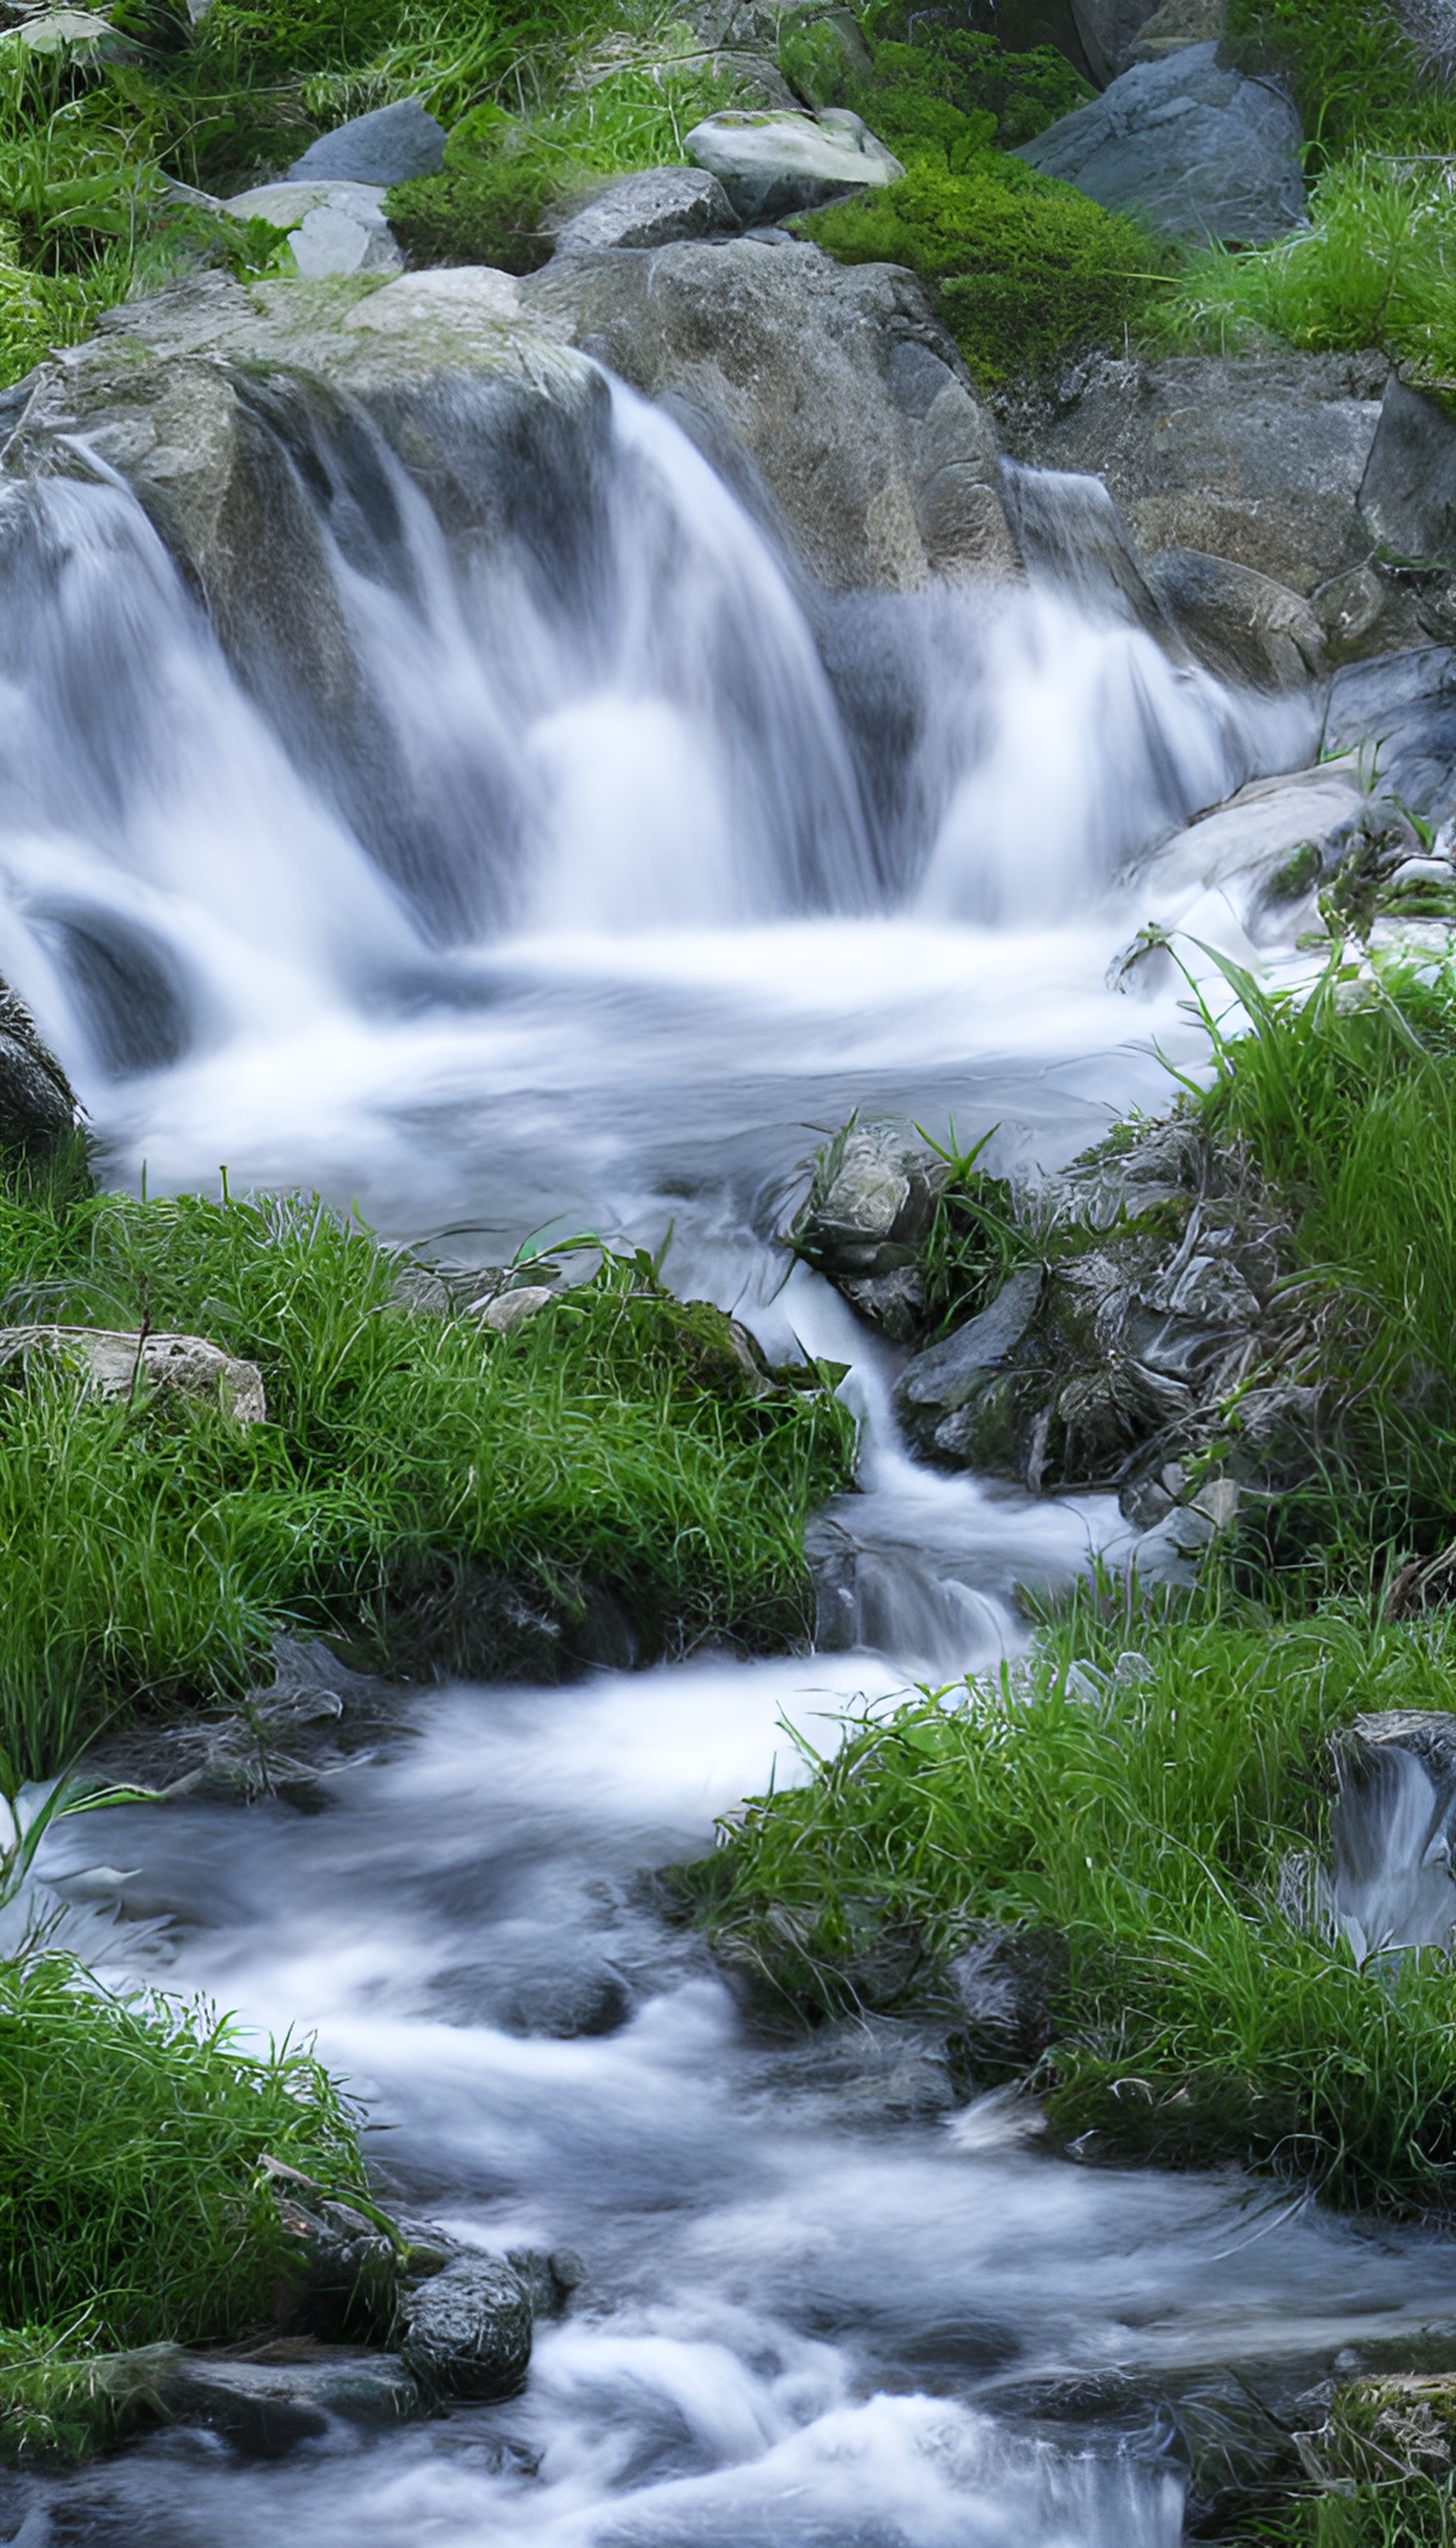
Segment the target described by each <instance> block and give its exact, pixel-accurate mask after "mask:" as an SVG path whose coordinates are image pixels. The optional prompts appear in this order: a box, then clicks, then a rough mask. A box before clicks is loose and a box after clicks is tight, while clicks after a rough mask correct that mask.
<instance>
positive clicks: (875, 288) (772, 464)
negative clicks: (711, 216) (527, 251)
mask: <svg viewBox="0 0 1456 2548" xmlns="http://www.w3.org/2000/svg"><path fill="white" fill-rule="evenodd" d="M521 302H522V306H523V308H524V309H525V310H526V311H527V312H529V313H530V315H531V316H532V317H533V318H539V319H542V320H545V321H549V322H554V323H555V324H557V325H559V326H560V327H561V328H562V329H563V331H564V332H566V333H568V334H569V335H570V337H571V339H572V341H573V342H574V343H575V344H578V345H581V346H583V347H584V348H586V349H587V350H588V351H590V352H591V353H593V354H596V355H599V357H600V359H601V360H602V361H603V362H604V363H607V364H608V365H609V366H610V367H611V369H612V370H613V371H615V372H617V373H619V374H620V375H621V377H622V378H623V379H624V380H626V381H628V382H629V383H630V384H631V386H632V387H633V388H634V389H637V390H640V391H641V392H642V393H643V395H644V396H645V397H648V398H651V399H656V400H659V401H661V402H662V404H663V405H665V406H666V407H668V408H669V409H670V410H671V412H672V413H673V414H674V415H675V416H676V417H677V419H678V421H679V422H680V423H681V424H683V426H684V427H685V428H686V430H687V431H688V432H689V433H690V434H691V435H692V437H693V439H694V440H695V441H696V442H697V443H698V444H699V446H700V447H701V448H702V449H703V450H704V451H705V452H706V454H707V456H708V457H709V458H710V459H711V460H713V461H714V462H715V463H716V464H717V465H718V466H719V467H720V468H721V470H722V472H723V474H724V475H725V476H726V477H727V478H728V479H729V481H730V483H731V484H733V485H734V487H735V488H736V490H737V492H739V493H740V494H741V495H742V496H743V497H744V498H745V500H747V502H748V503H749V505H750V507H751V509H754V510H756V511H757V512H758V514H759V517H760V519H761V520H764V521H766V522H767V523H769V524H770V525H771V526H772V527H774V529H775V530H776V531H777V532H778V534H779V535H780V537H782V538H783V539H784V540H785V541H786V542H787V543H788V544H789V545H790V546H791V547H792V548H793V549H794V551H796V553H797V555H798V556H799V557H800V558H801V559H802V561H803V563H804V564H805V565H806V566H807V567H808V569H809V571H810V572H811V574H813V575H815V576H817V577H818V578H819V579H820V580H821V581H822V582H823V583H824V584H826V585H828V586H829V587H830V588H831V589H834V590H840V591H843V590H846V589H855V588H865V587H874V586H879V587H881V588H888V589H889V590H891V591H896V592H907V591H910V590H913V589H914V588H915V587H916V586H917V585H920V584H922V583H924V581H925V579H926V578H927V576H930V575H949V576H959V575H968V574H978V573H990V574H992V575H1004V574H1007V573H1009V572H1012V571H1014V563H1015V553H1014V550H1013V548H1012V545H1011V541H1010V538H1009V535H1008V533H1007V529H1006V522H1005V516H1004V514H1003V511H1002V507H1001V500H1000V495H999V492H998V483H997V452H996V443H995V436H994V434H993V432H992V429H991V425H990V421H989V419H988V417H987V416H986V414H985V411H984V409H982V408H981V406H980V405H979V402H978V401H977V400H976V399H975V397H974V396H973V395H972V393H971V391H970V390H969V388H968V386H967V385H966V381H965V378H964V375H963V372H962V371H961V369H960V367H959V363H958V358H957V357H956V353H955V349H954V347H953V346H952V345H951V343H950V340H949V338H947V337H946V336H945V335H944V334H943V333H942V331H941V330H940V329H939V328H938V327H937V326H936V324H935V322H934V320H933V319H932V318H931V315H930V311H929V309H928V306H927V304H926V301H925V297H924V294H923V293H922V291H921V288H920V286H919V284H918V283H917V282H916V280H915V278H914V276H913V275H910V274H907V273H905V272H904V271H903V270H902V269H901V268H900V267H898V266H884V265H863V266H839V265H835V264H833V263H832V262H831V260H830V259H829V258H828V257H825V256H822V255H821V254H820V253H819V251H818V249H817V248H812V247H804V246H798V245H796V244H787V243H785V244H783V245H781V246H768V245H765V244H762V243H760V242H759V241H757V240H754V239H733V240H730V241H728V242H727V243H726V244H725V245H724V246H722V247H709V246H695V245H683V246H678V247H666V248H661V249H659V250H657V251H656V252H655V253H640V254H623V253H621V252H617V253H615V254H613V255H610V256H604V257H598V258H586V257H576V258H572V259H571V260H569V261H566V260H553V261H552V263H551V264H550V265H549V266H547V267H546V268H545V269H544V270H543V272H541V273H539V274H535V275H532V276H531V277H530V278H529V279H528V281H527V282H525V283H524V284H523V285H522V286H521Z"/></svg>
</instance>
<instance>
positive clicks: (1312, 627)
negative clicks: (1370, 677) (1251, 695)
mask: <svg viewBox="0 0 1456 2548" xmlns="http://www.w3.org/2000/svg"><path fill="white" fill-rule="evenodd" d="M1144 572H1145V574H1146V578H1147V582H1148V585H1149V587H1150V589H1151V591H1152V592H1153V593H1154V594H1155V596H1156V598H1157V600H1158V602H1159V603H1160V604H1161V607H1162V608H1163V610H1164V611H1165V612H1166V614H1167V616H1168V618H1169V619H1170V620H1171V621H1172V623H1173V625H1174V627H1175V628H1177V629H1178V630H1179V632H1180V634H1181V635H1182V636H1183V637H1184V638H1186V640H1187V641H1188V644H1189V646H1190V647H1191V648H1192V650H1193V653H1194V654H1195V655H1196V656H1197V658H1198V660H1199V662H1200V663H1201V664H1203V665H1204V666H1206V668H1207V669H1208V671H1209V672H1211V673H1216V674H1217V675H1218V676H1219V678H1220V680H1221V681H1226V682H1233V683H1242V684H1244V685H1245V686H1247V687H1248V688H1250V689H1255V690H1299V689H1303V688H1305V687H1306V686H1307V684H1308V683H1311V682H1312V681H1318V680H1319V676H1320V675H1321V674H1322V673H1323V671H1324V646H1325V633H1326V632H1325V629H1324V627H1323V625H1322V624H1321V622H1320V620H1319V616H1318V615H1317V613H1316V612H1315V610H1314V609H1313V608H1312V607H1311V605H1310V603H1309V602H1308V601H1306V600H1305V599H1304V598H1303V596H1302V595H1301V594H1300V593H1297V592H1290V590H1289V588H1288V587H1287V586H1286V585H1282V584H1276V583H1274V582H1273V580H1272V578H1270V577H1269V576H1265V575H1256V574H1255V573H1254V570H1253V569H1252V568H1251V567H1246V566H1236V565H1234V564H1233V562H1232V561H1231V560H1230V559H1229V558H1213V557H1207V556H1205V555H1203V554H1202V553H1201V552H1200V551H1199V550H1197V549H1176V548H1175V549H1160V550H1159V551H1158V553H1157V555H1156V556H1155V557H1152V558H1149V560H1148V561H1147V565H1146V568H1145V570H1144Z"/></svg>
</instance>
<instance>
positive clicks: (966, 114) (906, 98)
mask: <svg viewBox="0 0 1456 2548" xmlns="http://www.w3.org/2000/svg"><path fill="white" fill-rule="evenodd" d="M874 14H875V13H874V12H873V11H871V12H869V13H868V14H867V17H866V22H865V37H866V38H867V42H866V41H865V38H862V39H861V44H860V46H854V45H852V43H851V42H849V41H848V40H847V36H846V33H845V31H844V28H843V24H842V21H840V20H838V19H835V18H821V19H814V18H805V17H803V16H796V17H792V18H788V19H786V20H785V23H784V29H783V33H782V35H781V36H780V38H779V51H778V57H779V61H780V64H781V65H782V68H783V70H784V73H785V75H786V77H787V78H788V79H789V80H790V81H791V82H792V83H793V85H794V87H795V88H796V89H797V90H798V92H799V94H800V95H801V96H802V97H804V98H806V99H807V100H809V102H810V103H811V104H813V105H815V106H849V107H852V108H853V109H854V111H855V112H856V114H857V115H862V116H863V117H864V118H865V123H866V124H868V125H869V126H871V127H872V129H873V131H874V132H876V133H877V134H878V135H879V136H880V138H881V139H882V140H884V141H887V142H888V143H889V145H890V147H891V149H892V150H894V151H895V152H897V154H898V155H899V156H900V157H902V158H903V157H904V156H905V155H906V153H907V152H908V151H912V150H914V149H915V148H916V146H917V145H918V144H919V143H921V142H923V141H924V140H926V139H927V138H928V139H930V140H932V141H945V140H948V139H954V138H955V137H956V136H957V134H959V133H960V132H961V131H963V129H964V124H965V120H966V119H969V118H974V119H978V120H981V119H985V118H987V117H989V119H990V121H989V123H984V122H983V123H982V128H981V129H982V130H983V132H984V134H985V137H987V138H988V139H990V140H994V141H995V142H996V143H997V145H998V146H999V147H1000V148H1001V149H1003V150H1015V149H1016V148H1018V147H1019V145H1020V144H1021V143H1022V142H1023V141H1030V140H1032V139H1033V138H1034V137H1035V136H1036V135H1037V134H1039V133H1045V131H1046V130H1047V125H1048V124H1055V123H1057V122H1058V121H1059V120H1060V118H1061V117H1062V116H1063V115H1070V114H1071V113H1072V111H1073V109H1074V108H1076V107H1078V106H1083V105H1085V104H1086V102H1087V100H1088V99H1089V98H1090V97H1094V96H1095V95H1096V91H1095V90H1094V89H1093V88H1092V86H1091V84H1090V82H1088V81H1087V80H1084V79H1083V78H1082V76H1081V74H1080V72H1078V71H1076V70H1074V69H1073V68H1072V65H1071V63H1070V62H1069V61H1068V60H1067V58H1066V55H1065V54H1064V53H1060V52H1058V51H1056V49H1055V48H1054V46H1050V45H1039V46H1033V47H1032V48H1031V49H1030V50H1028V51H1026V52H1013V51H1011V50H1009V49H1008V47H1007V46H1005V45H1003V44H1002V43H1000V42H999V40H998V39H997V38H996V37H995V36H991V35H985V34H982V33H981V32H979V31H978V30H976V29H972V28H969V27H963V26H955V25H952V24H950V23H948V22H946V21H943V20H941V19H939V18H936V17H926V16H925V15H924V13H923V12H917V13H915V15H914V20H913V28H912V29H907V30H905V31H902V32H899V33H897V34H895V35H891V34H890V32H889V31H888V29H886V30H885V32H884V33H883V34H881V35H880V36H879V37H878V38H876V37H875V36H874V35H873V34H872V33H870V32H869V26H868V19H869V18H872V17H873V15H874ZM902 14H903V13H902ZM946 109H949V110H950V116H948V115H947V114H946V112H945V110H946ZM952 118H955V119H957V121H954V122H953V121H952V120H951V119H952Z"/></svg>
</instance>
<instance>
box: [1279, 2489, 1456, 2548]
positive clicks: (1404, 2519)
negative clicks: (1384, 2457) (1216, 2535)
mask: <svg viewBox="0 0 1456 2548" xmlns="http://www.w3.org/2000/svg"><path fill="white" fill-rule="evenodd" d="M1453 2538H1456V2498H1453V2494H1452V2489H1451V2483H1450V2480H1449V2479H1444V2478H1443V2479H1437V2478H1430V2477H1402V2478H1400V2479H1398V2480H1396V2481H1395V2482H1393V2483H1392V2484H1391V2485H1389V2486H1359V2487H1356V2488H1354V2489H1353V2490H1352V2492H1351V2493H1350V2494H1349V2495H1318V2496H1311V2497H1309V2498H1307V2499H1306V2500H1305V2501H1303V2502H1301V2503H1295V2504H1291V2505H1290V2507H1289V2508H1288V2510H1287V2511H1284V2512H1280V2513H1275V2514H1272V2515H1270V2516H1269V2517H1268V2518H1267V2519H1265V2520H1263V2521H1261V2522H1259V2524H1258V2525H1257V2527H1256V2528H1254V2529H1252V2530H1246V2531H1239V2532H1236V2533H1235V2534H1234V2538H1233V2541H1232V2542H1231V2543H1230V2548H1451V2541H1452V2539H1453Z"/></svg>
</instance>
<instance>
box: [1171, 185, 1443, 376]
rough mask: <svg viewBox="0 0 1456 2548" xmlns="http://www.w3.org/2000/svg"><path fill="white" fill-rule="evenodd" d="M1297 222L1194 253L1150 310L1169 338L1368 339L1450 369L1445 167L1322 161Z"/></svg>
mask: <svg viewBox="0 0 1456 2548" xmlns="http://www.w3.org/2000/svg"><path fill="white" fill-rule="evenodd" d="M1310 221H1311V227H1309V228H1308V229H1301V230H1294V231H1291V233H1290V234H1289V236H1288V237H1287V238H1282V239H1277V240H1276V241H1275V242H1274V244H1273V245H1272V246H1270V247H1266V248H1250V249H1245V250H1242V251H1234V250H1231V249H1228V248H1222V247H1218V246H1213V247H1208V248H1203V249H1200V250H1197V251H1196V252H1195V253H1193V254H1192V255H1191V256H1190V257H1189V259H1188V261H1187V263H1186V265H1185V267H1184V268H1183V270H1182V272H1181V273H1180V274H1179V275H1178V276H1177V278H1176V281H1175V283H1174V284H1173V286H1172V288H1171V289H1170V291H1169V292H1168V293H1167V295H1166V296H1165V298H1164V299H1163V300H1162V301H1161V302H1160V303H1159V305H1158V309H1157V312H1156V314H1155V317H1156V323H1157V326H1158V327H1159V329H1160V331H1161V333H1162V335H1163V337H1164V338H1165V340H1166V341H1167V342H1168V343H1169V344H1172V345H1174V346H1180V347H1185V348H1192V347H1202V348H1205V349H1207V350H1210V351H1214V352H1218V353H1229V354H1236V353H1245V352H1250V351H1258V350H1260V349H1261V348H1263V347H1267V346H1268V344H1269V343H1270V342H1271V341H1272V340H1278V341H1282V342H1283V343H1286V344H1290V345H1297V346H1299V347H1300V348H1301V350H1303V351H1307V352H1310V353H1342V352H1353V351H1358V350H1360V349H1362V348H1364V347H1366V346H1373V347H1377V348H1379V349H1380V350H1381V351H1382V352H1384V353H1387V354H1389V355H1390V356H1391V357H1392V358H1393V359H1395V360H1398V361H1400V362H1402V363H1403V364H1405V365H1406V366H1407V367H1408V368H1410V370H1411V371H1412V372H1413V373H1415V374H1417V375H1418V376H1420V377H1422V378H1425V379H1429V380H1433V381H1437V382H1443V381H1444V382H1449V381H1452V380H1456V196H1453V194H1452V192H1451V189H1450V186H1449V184H1448V182H1447V172H1446V170H1445V169H1444V168H1441V167H1435V168H1432V167H1431V166H1429V165H1420V164H1415V163H1410V164H1405V165H1403V164H1402V163H1400V162H1392V161H1389V160H1382V159H1377V158H1373V157H1368V156H1364V155H1362V156H1360V157H1358V158H1352V159H1346V160H1343V161H1340V162H1339V163H1337V164H1336V165H1334V166H1332V167H1329V168H1327V169H1326V171H1325V173H1324V174H1323V176H1321V177H1320V179H1319V183H1318V184H1317V185H1316V187H1315V189H1314V192H1313V194H1312V195H1311V198H1310Z"/></svg>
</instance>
